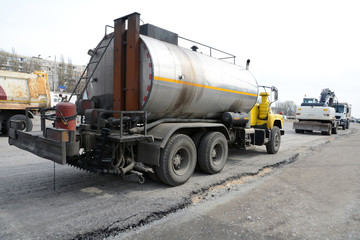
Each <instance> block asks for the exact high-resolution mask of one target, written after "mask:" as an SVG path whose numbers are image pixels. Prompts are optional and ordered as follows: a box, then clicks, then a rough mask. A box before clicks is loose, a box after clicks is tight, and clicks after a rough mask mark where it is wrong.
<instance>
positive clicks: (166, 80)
mask: <svg viewBox="0 0 360 240" xmlns="http://www.w3.org/2000/svg"><path fill="white" fill-rule="evenodd" d="M154 80H158V81H163V82H171V83H178V84H185V85H189V86H193V87H201V88H207V89H212V90H217V91H223V92H230V93H237V94H243V95H248V96H254V97H257V94H254V93H247V92H240V91H235V90H230V89H226V88H219V87H212V86H207V85H203V84H198V83H192V82H186V81H180V80H175V79H170V78H163V77H157V76H154Z"/></svg>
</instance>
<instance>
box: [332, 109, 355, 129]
mask: <svg viewBox="0 0 360 240" xmlns="http://www.w3.org/2000/svg"><path fill="white" fill-rule="evenodd" d="M333 107H334V108H335V117H336V119H337V120H338V121H339V126H341V127H342V129H343V130H345V129H349V127H350V121H351V104H348V103H335V104H334V105H333Z"/></svg>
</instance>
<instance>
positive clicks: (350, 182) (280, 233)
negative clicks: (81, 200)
mask: <svg viewBox="0 0 360 240" xmlns="http://www.w3.org/2000/svg"><path fill="white" fill-rule="evenodd" d="M304 137H305V136H304ZM359 146H360V132H359V131H357V132H356V133H354V134H351V135H349V136H347V137H345V138H336V139H331V140H330V143H328V144H325V145H323V146H320V147H318V148H316V151H314V152H312V153H311V154H309V155H307V156H303V157H300V158H299V159H297V160H296V161H295V162H294V163H292V164H289V165H285V166H283V167H282V168H281V169H275V168H267V169H265V170H264V171H263V174H261V176H257V177H252V178H243V181H239V182H237V183H236V182H233V184H229V185H227V186H226V187H224V188H215V189H214V190H213V191H210V192H208V193H207V194H206V198H203V199H202V200H201V201H199V202H196V203H194V204H193V205H191V206H190V207H188V208H186V209H184V210H182V211H178V212H176V213H174V214H170V215H169V216H167V217H166V218H163V219H161V220H159V221H156V222H154V223H151V224H149V225H147V226H143V227H141V228H138V229H134V230H133V231H127V232H125V233H122V234H119V235H118V236H116V237H111V238H109V239H112V240H120V239H138V240H141V239H184V240H185V239H186V240H189V239H209V240H211V239H214V240H215V239H216V240H217V239H247V240H250V239H253V240H261V239H264V240H268V239H294V240H295V239H319V240H320V239H333V240H335V239H337V240H344V239H348V240H351V239H354V240H355V239H360V158H359V156H360V148H359Z"/></svg>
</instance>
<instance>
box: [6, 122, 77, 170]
mask: <svg viewBox="0 0 360 240" xmlns="http://www.w3.org/2000/svg"><path fill="white" fill-rule="evenodd" d="M9 144H10V145H14V146H16V147H18V148H20V149H23V150H25V151H28V152H31V153H33V154H35V155H37V156H39V157H42V158H45V159H48V160H51V161H53V162H56V163H58V164H61V165H65V164H66V157H67V156H73V155H76V154H78V153H79V146H80V144H79V142H64V141H61V139H60V140H53V139H49V138H45V137H43V132H42V131H36V132H35V131H34V132H22V131H19V130H16V129H14V128H10V129H9Z"/></svg>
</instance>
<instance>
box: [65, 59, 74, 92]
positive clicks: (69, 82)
mask: <svg viewBox="0 0 360 240" xmlns="http://www.w3.org/2000/svg"><path fill="white" fill-rule="evenodd" d="M74 87H75V80H74V66H73V64H72V62H71V58H68V64H67V65H66V89H67V91H68V92H70V91H72V90H73V89H74Z"/></svg>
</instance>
